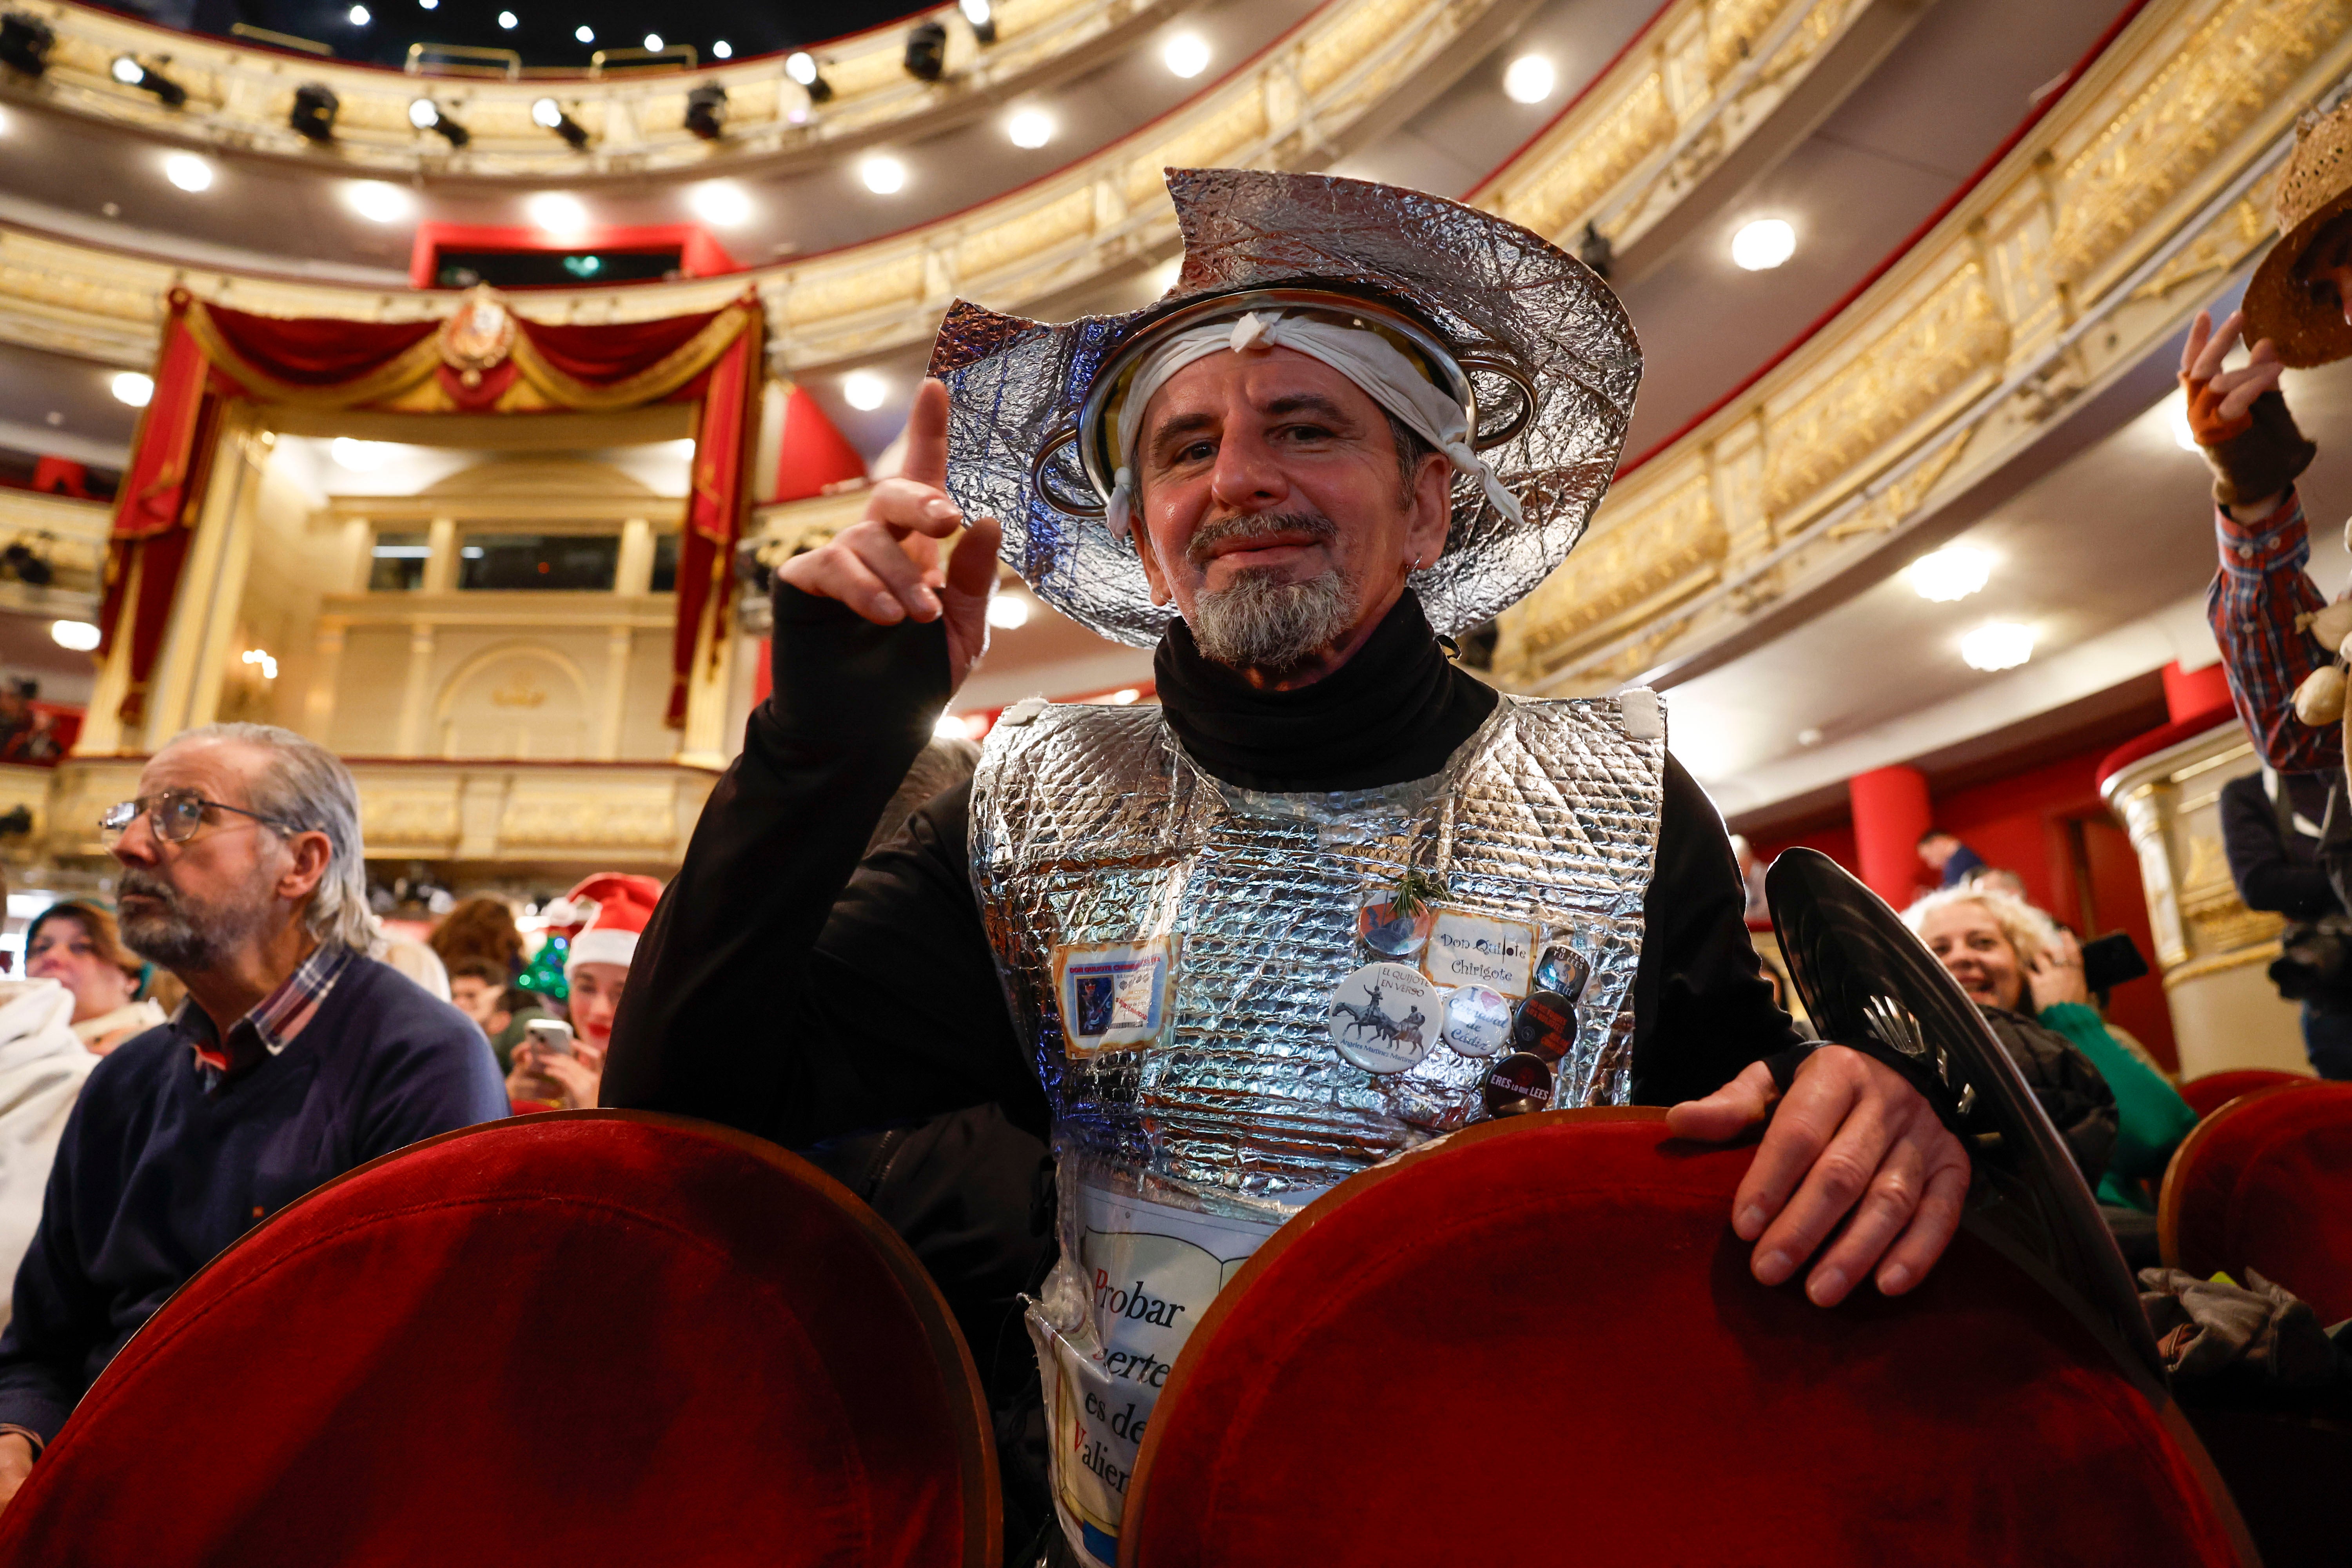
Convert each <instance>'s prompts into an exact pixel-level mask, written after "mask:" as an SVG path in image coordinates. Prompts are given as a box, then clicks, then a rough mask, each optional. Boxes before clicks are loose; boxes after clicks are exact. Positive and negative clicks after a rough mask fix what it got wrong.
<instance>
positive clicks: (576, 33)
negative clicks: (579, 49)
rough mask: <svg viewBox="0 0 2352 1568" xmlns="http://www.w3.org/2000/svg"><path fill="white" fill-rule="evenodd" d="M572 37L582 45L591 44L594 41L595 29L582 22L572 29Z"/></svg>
mask: <svg viewBox="0 0 2352 1568" xmlns="http://www.w3.org/2000/svg"><path fill="white" fill-rule="evenodd" d="M572 37H575V38H577V39H579V40H580V41H581V42H582V43H583V44H593V43H594V42H595V41H596V29H595V28H593V27H592V26H589V25H588V24H587V23H585V22H583V23H581V24H580V25H579V26H576V27H574V28H572Z"/></svg>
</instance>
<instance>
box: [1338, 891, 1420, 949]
mask: <svg viewBox="0 0 2352 1568" xmlns="http://www.w3.org/2000/svg"><path fill="white" fill-rule="evenodd" d="M1436 924H1437V912H1436V911H1435V910H1432V909H1431V908H1430V907H1429V906H1428V905H1427V904H1425V903H1424V904H1421V905H1419V906H1417V907H1416V908H1415V909H1414V910H1413V912H1412V913H1411V914H1409V915H1404V914H1399V913H1398V912H1397V907H1396V900H1394V899H1392V898H1390V897H1388V896H1387V895H1385V894H1383V895H1382V896H1381V897H1379V898H1376V899H1372V900H1368V901H1366V902H1365V903H1363V904H1361V905H1360V906H1359V907H1358V908H1357V910H1356V935H1357V937H1358V938H1359V939H1360V940H1361V941H1362V942H1363V944H1364V945H1365V946H1366V947H1369V948H1370V949H1371V950H1372V951H1373V952H1377V953H1379V954H1381V956H1382V957H1384V958H1411V957H1412V955H1413V954H1414V953H1416V952H1420V951H1421V950H1422V949H1423V947H1426V946H1427V945H1428V944H1429V932H1430V930H1431V928H1432V927H1433V926H1435V925H1436Z"/></svg>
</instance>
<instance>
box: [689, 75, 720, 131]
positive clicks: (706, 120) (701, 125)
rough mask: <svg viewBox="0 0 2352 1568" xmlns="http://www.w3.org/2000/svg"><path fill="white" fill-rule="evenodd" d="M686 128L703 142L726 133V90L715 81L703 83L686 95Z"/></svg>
mask: <svg viewBox="0 0 2352 1568" xmlns="http://www.w3.org/2000/svg"><path fill="white" fill-rule="evenodd" d="M686 128H687V129H688V131H691V132H694V133H695V134H696V135H697V136H699V137H701V138H702V139H703V140H704V141H705V142H716V141H718V140H719V137H721V136H723V135H725V134H726V133H727V89H725V88H723V87H721V86H719V84H718V83H717V82H715V81H709V82H705V83H703V84H702V85H701V86H700V87H698V88H696V89H694V90H693V91H692V92H689V93H688V94H687V95H686Z"/></svg>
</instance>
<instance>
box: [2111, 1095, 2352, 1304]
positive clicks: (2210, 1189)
mask: <svg viewBox="0 0 2352 1568" xmlns="http://www.w3.org/2000/svg"><path fill="white" fill-rule="evenodd" d="M2156 1227H2157V1243H2158V1246H2159V1247H2162V1249H2163V1252H2164V1260H2165V1262H2167V1263H2168V1264H2170V1265H2172V1266H2173V1267H2174V1268H2185V1269H2187V1270H2189V1272H2190V1273H2192V1274H2197V1275H2211V1274H2213V1273H2215V1272H2217V1271H2226V1272H2227V1273H2228V1274H2230V1275H2231V1278H2233V1279H2243V1278H2244V1275H2245V1270H2246V1269H2248V1268H2255V1269H2259V1270H2260V1271H2261V1272H2262V1274H2263V1277H2264V1278H2265V1279H2271V1280H2273V1281H2275V1282H2276V1283H2278V1284H2281V1285H2284V1286H2285V1287H2286V1288H2287V1289H2290V1290H2292V1291H2294V1293H2295V1294H2296V1295H2298V1296H2300V1297H2302V1298H2303V1299H2304V1300H2306V1301H2309V1302H2310V1303H2311V1305H2312V1309H2313V1310H2315V1311H2316V1312H2317V1313H2318V1314H2319V1321H2321V1322H2323V1323H2333V1322H2336V1321H2340V1320H2342V1319H2345V1318H2352V1083H2322V1082H2315V1081H2314V1080H2311V1079H2298V1080H2296V1081H2295V1082H2294V1083H2293V1084H2284V1085H2281V1086H2279V1087H2277V1088H2274V1089H2258V1090H2256V1091H2255V1092H2254V1093H2252V1094H2249V1095H2245V1096H2243V1097H2242V1098H2240V1099H2238V1100H2232V1101H2231V1103H2230V1104H2228V1105H2226V1106H2224V1107H2223V1108H2222V1109H2221V1110H2220V1111H2218V1112H2217V1113H2215V1114H2214V1115H2211V1116H2209V1117H2207V1118H2206V1119H2205V1120H2204V1121H2200V1122H2199V1123H2198V1124H2197V1125H2196V1126H2195V1127H2194V1128H2192V1129H2190V1130H2189V1136H2188V1137H2186V1138H2184V1139H2182V1140H2181V1141H2180V1147H2179V1148H2178V1149H2176V1150H2174V1151H2173V1152H2172V1163H2171V1164H2170V1165H2169V1166H2168V1167H2167V1168H2166V1170H2165V1173H2164V1193H2163V1197H2162V1199H2161V1201H2160V1202H2159V1203H2158V1207H2157V1215H2156Z"/></svg>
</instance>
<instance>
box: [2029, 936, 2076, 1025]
mask: <svg viewBox="0 0 2352 1568" xmlns="http://www.w3.org/2000/svg"><path fill="white" fill-rule="evenodd" d="M2025 983H2026V984H2027V985H2028V986H2030V987H2032V992H2033V1010H2034V1011H2035V1012H2037V1013H2039V1012H2041V1011H2042V1009H2043V1008H2044V1007H2054V1006H2056V1005H2058V1004H2059V1003H2061V1002H2082V1003H2086V1004H2087V1003H2088V1002H2089V1001H2090V1000H2091V988H2090V986H2089V985H2088V984H2085V983H2084V979H2083V944H2082V943H2081V942H2076V941H2075V940H2074V932H2072V931H2060V932H2059V933H2058V934H2057V936H2056V937H2055V938H2054V939H2053V941H2052V942H2051V943H2050V945H2049V946H2048V947H2045V948H2043V949H2042V951H2041V952H2039V953H2037V954H2035V955H2034V957H2033V958H2032V961H2030V962H2029V963H2027V964H2026V966H2025Z"/></svg>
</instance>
